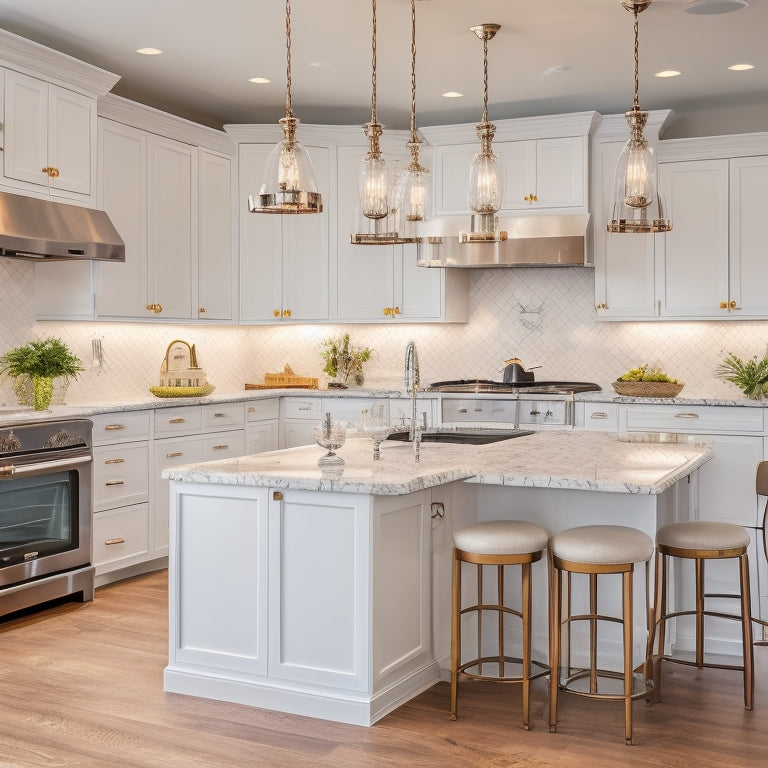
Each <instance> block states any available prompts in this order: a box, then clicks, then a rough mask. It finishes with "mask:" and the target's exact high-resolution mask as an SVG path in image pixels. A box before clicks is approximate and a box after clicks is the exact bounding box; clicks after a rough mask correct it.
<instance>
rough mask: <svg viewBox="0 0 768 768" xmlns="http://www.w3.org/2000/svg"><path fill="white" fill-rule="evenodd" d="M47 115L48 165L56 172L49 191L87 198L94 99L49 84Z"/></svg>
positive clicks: (93, 126) (94, 113)
mask: <svg viewBox="0 0 768 768" xmlns="http://www.w3.org/2000/svg"><path fill="white" fill-rule="evenodd" d="M48 115H49V123H48V165H50V166H53V167H54V168H56V169H58V171H59V175H58V176H56V177H55V178H52V179H51V180H50V187H51V189H52V190H57V191H58V192H59V193H62V192H73V193H76V194H78V195H86V196H87V195H90V194H91V176H92V171H93V167H92V166H93V147H94V139H95V129H96V104H95V102H94V100H93V99H91V98H90V97H88V96H84V95H83V94H80V93H75V92H74V91H69V90H67V89H66V88H59V87H57V86H55V85H51V86H50V87H49V92H48ZM41 167H42V166H41Z"/></svg>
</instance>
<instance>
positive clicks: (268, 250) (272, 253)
mask: <svg viewBox="0 0 768 768" xmlns="http://www.w3.org/2000/svg"><path fill="white" fill-rule="evenodd" d="M271 151H272V147H271V146H269V145H266V144H241V145H240V149H239V189H240V192H239V194H238V199H237V209H238V211H239V213H240V320H241V321H246V322H247V321H257V320H274V319H275V316H276V315H275V313H277V316H279V315H280V312H281V311H282V307H281V283H282V274H281V271H280V268H281V247H282V232H281V228H282V225H281V222H280V220H281V219H282V218H283V217H282V216H271V215H268V214H265V213H251V212H250V211H249V210H248V195H257V194H258V193H259V189H260V188H261V183H262V181H263V178H264V167H265V166H266V163H267V158H268V157H269V153H270V152H271Z"/></svg>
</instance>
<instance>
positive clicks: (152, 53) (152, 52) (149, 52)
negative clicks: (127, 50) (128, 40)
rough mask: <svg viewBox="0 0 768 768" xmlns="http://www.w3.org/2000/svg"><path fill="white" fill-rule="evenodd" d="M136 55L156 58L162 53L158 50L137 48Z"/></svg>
mask: <svg viewBox="0 0 768 768" xmlns="http://www.w3.org/2000/svg"><path fill="white" fill-rule="evenodd" d="M136 53H141V54H143V55H144V56H157V54H158V53H162V51H161V50H160V49H159V48H137V49H136Z"/></svg>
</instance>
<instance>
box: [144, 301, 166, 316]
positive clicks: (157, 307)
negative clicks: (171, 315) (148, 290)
mask: <svg viewBox="0 0 768 768" xmlns="http://www.w3.org/2000/svg"><path fill="white" fill-rule="evenodd" d="M147 309H148V310H149V311H150V312H154V313H155V314H156V315H157V314H159V313H160V312H162V311H163V305H162V304H147Z"/></svg>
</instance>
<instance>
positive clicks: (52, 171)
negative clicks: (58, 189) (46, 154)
mask: <svg viewBox="0 0 768 768" xmlns="http://www.w3.org/2000/svg"><path fill="white" fill-rule="evenodd" d="M41 170H42V171H43V173H45V174H46V175H47V176H48V178H51V179H55V178H56V177H57V176H58V175H59V169H58V168H54V167H53V166H52V165H46V166H45V168H42V169H41Z"/></svg>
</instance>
